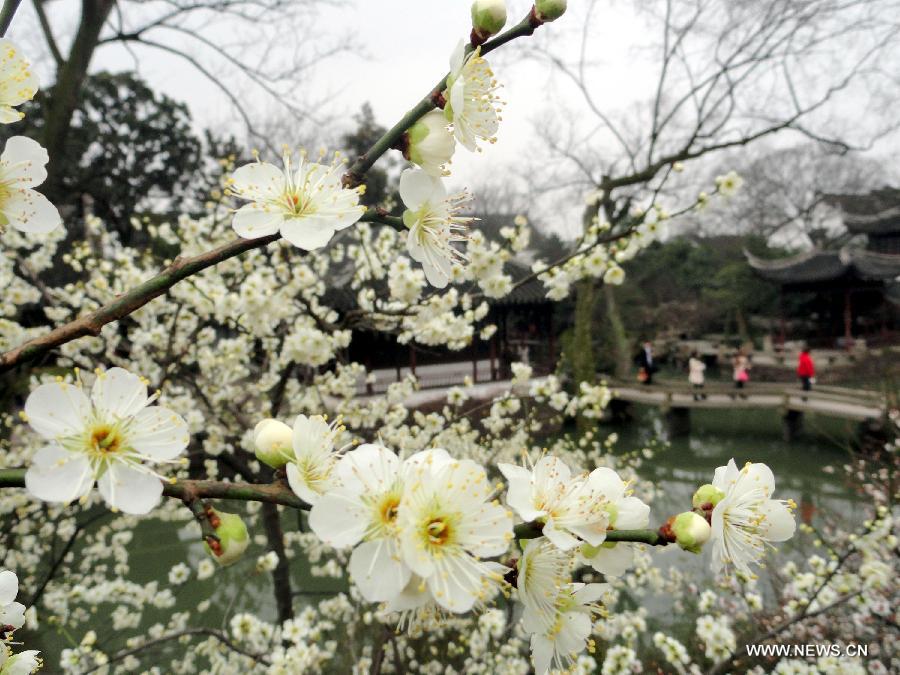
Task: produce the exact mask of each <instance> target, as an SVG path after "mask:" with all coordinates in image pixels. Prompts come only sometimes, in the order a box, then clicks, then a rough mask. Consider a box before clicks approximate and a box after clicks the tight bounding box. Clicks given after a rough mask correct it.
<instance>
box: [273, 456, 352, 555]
mask: <svg viewBox="0 0 900 675" xmlns="http://www.w3.org/2000/svg"><path fill="white" fill-rule="evenodd" d="M291 466H293V464H288V469H290V467H291ZM291 487H293V485H291ZM295 492H296V490H295ZM300 498H301V499H303V497H302V496H301V497H300ZM304 501H305V500H304ZM368 515H369V514H368V512H367V509H366V506H365V504H363V503H362V501H360V498H359V495H357V494H355V493H353V492H349V491H347V490H343V489H338V490H333V491H331V492H328V493H326V494H324V495H322V496H321V497H319V498H318V499H316V500H315V504H314V505H313V507H312V510H311V511H310V512H309V526H310V528H311V529H312V531H313V532H315V533H316V536H317V537H319V539H321V540H322V541H324V542H325V543H326V544H328V545H329V546H333V547H334V548H346V547H348V546H353V545H354V544H356V543H357V542H358V541H359V540H360V539H362V538H363V535H364V534H365V533H366V528H367V527H368V524H369V518H368Z"/></svg>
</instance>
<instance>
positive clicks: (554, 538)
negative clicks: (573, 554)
mask: <svg viewBox="0 0 900 675" xmlns="http://www.w3.org/2000/svg"><path fill="white" fill-rule="evenodd" d="M542 532H543V534H544V536H545V537H547V539H549V540H550V541H551V542H553V545H554V546H556V548H558V549H560V550H561V551H569V550H571V549H573V548H575V547H576V546H577V545H578V544H579V541H578V539H576V538H575V537H573V536H572V535H571V534H569V533H568V532H565V531H564V530H561V529H559V528H557V527H556V524H555V523H554V522H553V518H548V519H547V522H546V524H545V525H544V529H543V530H542Z"/></svg>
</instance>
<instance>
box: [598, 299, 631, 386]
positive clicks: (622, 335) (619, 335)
mask: <svg viewBox="0 0 900 675" xmlns="http://www.w3.org/2000/svg"><path fill="white" fill-rule="evenodd" d="M603 298H604V300H605V301H606V316H607V318H608V319H609V328H610V336H611V338H612V343H613V355H614V357H615V361H616V377H620V378H623V379H624V378H627V377H628V374H629V371H630V370H631V343H630V342H629V340H628V333H627V332H626V331H625V322H624V321H622V315H621V314H620V313H619V305H618V304H617V303H616V294H615V289H614V288H613V287H612V286H610V285H609V284H604V285H603Z"/></svg>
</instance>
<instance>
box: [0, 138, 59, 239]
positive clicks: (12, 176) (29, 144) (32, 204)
mask: <svg viewBox="0 0 900 675" xmlns="http://www.w3.org/2000/svg"><path fill="white" fill-rule="evenodd" d="M48 161H49V157H48V156H47V151H46V150H44V148H42V147H41V145H40V143H38V142H37V141H33V140H31V139H30V138H26V137H25V136H13V137H12V138H10V139H9V140H8V141H6V147H5V148H4V149H3V154H2V155H0V231H2V229H3V228H4V227H5V226H6V225H9V226H11V227H13V228H15V229H17V230H21V231H22V232H28V233H31V234H46V233H47V232H50V231H51V230H54V229H56V228H57V227H58V226H59V224H60V223H61V222H62V221H61V220H60V217H59V211H57V210H56V207H55V206H53V204H51V203H50V200H49V199H47V198H46V197H45V196H44V195H42V194H41V193H40V192H35V191H34V190H32V189H31V188H33V187H36V186H38V185H40V184H41V183H43V182H44V181H45V180H46V179H47V169H45V168H44V167H45V166H46V165H47V162H48Z"/></svg>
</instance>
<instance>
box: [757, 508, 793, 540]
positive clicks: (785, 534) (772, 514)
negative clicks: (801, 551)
mask: <svg viewBox="0 0 900 675" xmlns="http://www.w3.org/2000/svg"><path fill="white" fill-rule="evenodd" d="M759 510H760V512H761V513H762V515H763V516H764V517H765V520H764V521H763V523H762V527H763V528H764V530H763V531H764V532H765V534H764V535H763V536H765V538H766V539H768V540H769V541H787V540H788V539H790V538H791V537H793V536H794V532H795V531H796V529H797V523H796V521H795V520H794V514H793V513H791V510H790V509H789V508H788V507H787V506H785V504H784V503H783V502H779V501H776V500H774V499H770V500H769V501H767V502H766V503H765V504H763V505H762V506H761V507H760V509H759Z"/></svg>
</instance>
